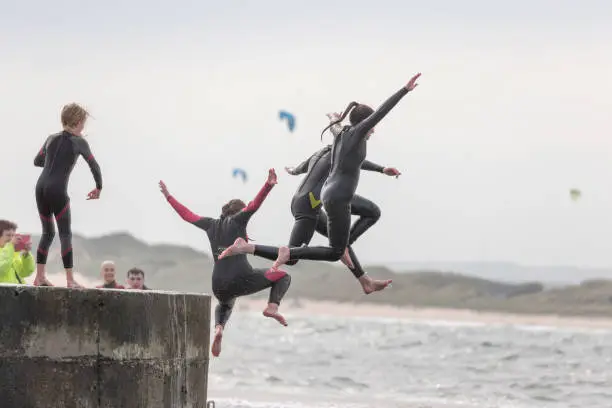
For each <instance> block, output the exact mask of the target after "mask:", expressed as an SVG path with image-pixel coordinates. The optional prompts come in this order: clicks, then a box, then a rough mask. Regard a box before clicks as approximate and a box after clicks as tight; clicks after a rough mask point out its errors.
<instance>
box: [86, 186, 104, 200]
mask: <svg viewBox="0 0 612 408" xmlns="http://www.w3.org/2000/svg"><path fill="white" fill-rule="evenodd" d="M100 192H101V191H100V190H99V189H97V188H94V189H93V190H91V191H90V192H89V193H88V194H87V199H88V200H97V199H98V198H100Z"/></svg>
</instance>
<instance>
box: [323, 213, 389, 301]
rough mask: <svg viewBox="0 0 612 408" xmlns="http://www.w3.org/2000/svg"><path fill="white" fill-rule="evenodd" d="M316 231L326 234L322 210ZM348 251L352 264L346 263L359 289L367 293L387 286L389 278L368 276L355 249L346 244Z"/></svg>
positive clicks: (324, 215)
mask: <svg viewBox="0 0 612 408" xmlns="http://www.w3.org/2000/svg"><path fill="white" fill-rule="evenodd" d="M317 232H318V233H319V234H321V235H323V236H327V216H326V214H325V213H324V212H321V215H320V217H319V220H318V222H317ZM348 253H349V256H350V258H351V261H352V263H353V266H352V267H351V266H349V265H347V267H348V268H349V270H350V271H351V273H352V274H353V276H354V277H355V278H356V279H357V280H358V281H359V284H360V285H361V289H363V292H364V293H365V294H366V295H369V294H370V293H372V292H378V291H381V290H383V289H385V288H386V287H387V286H389V285H390V284H391V282H392V281H391V279H385V280H381V279H372V278H371V277H370V276H368V275H367V274H366V273H365V271H364V270H363V268H362V267H361V263H360V262H359V259H357V255H356V254H355V251H353V247H352V246H350V245H349V246H348Z"/></svg>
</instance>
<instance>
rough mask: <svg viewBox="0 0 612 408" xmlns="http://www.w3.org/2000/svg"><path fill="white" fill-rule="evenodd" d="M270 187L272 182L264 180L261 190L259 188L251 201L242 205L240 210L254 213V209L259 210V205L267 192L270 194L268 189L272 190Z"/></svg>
mask: <svg viewBox="0 0 612 408" xmlns="http://www.w3.org/2000/svg"><path fill="white" fill-rule="evenodd" d="M272 187H273V185H272V184H270V183H268V182H266V184H264V186H263V187H262V188H261V190H259V193H257V195H256V196H255V198H254V199H253V201H251V202H249V204H248V205H247V206H246V207H244V209H243V210H242V211H244V212H253V213H254V212H255V211H257V210H259V207H261V205H262V204H263V202H264V200H265V199H266V197H267V196H268V194H270V191H272Z"/></svg>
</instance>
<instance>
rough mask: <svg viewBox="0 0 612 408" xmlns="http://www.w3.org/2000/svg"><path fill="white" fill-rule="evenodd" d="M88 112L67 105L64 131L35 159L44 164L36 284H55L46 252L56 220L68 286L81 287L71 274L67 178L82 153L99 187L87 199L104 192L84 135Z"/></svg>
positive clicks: (49, 140)
mask: <svg viewBox="0 0 612 408" xmlns="http://www.w3.org/2000/svg"><path fill="white" fill-rule="evenodd" d="M88 116H89V113H88V112H87V111H86V110H85V109H84V108H83V107H81V106H79V105H77V104H76V103H71V104H69V105H66V106H64V108H63V109H62V114H61V120H62V126H63V128H64V130H63V131H62V132H60V133H56V134H54V135H51V136H49V137H48V138H47V140H46V141H45V143H44V144H43V146H42V148H41V149H40V151H39V152H38V154H37V155H36V157H35V158H34V165H35V166H36V167H42V168H43V170H42V172H41V173H40V177H39V178H38V182H37V183H36V206H37V207H38V214H39V216H40V221H41V223H42V234H41V237H40V242H39V243H38V250H37V251H36V278H35V279H34V285H36V286H52V285H51V283H50V282H49V281H48V280H47V277H46V270H45V269H46V268H45V267H46V263H47V255H48V252H49V248H50V247H51V243H52V242H53V238H54V237H55V226H54V225H53V218H52V217H53V216H55V221H56V222H57V229H58V230H59V238H60V243H61V250H62V263H63V264H64V269H65V270H66V286H67V287H69V288H81V287H82V286H81V285H79V284H78V283H77V282H76V281H75V280H74V275H73V273H72V267H73V258H72V226H71V219H70V197H69V196H68V180H69V179H70V174H71V173H72V169H74V165H75V164H76V161H77V159H78V158H79V156H83V158H84V159H85V161H86V162H87V164H88V165H89V169H90V170H91V173H92V174H93V178H94V181H95V183H96V188H94V189H93V190H91V191H90V192H89V194H88V195H87V199H88V200H96V199H98V198H100V192H101V191H102V173H101V172H100V166H99V165H98V162H97V161H96V159H95V158H94V156H93V154H92V153H91V150H90V149H89V143H87V141H86V140H85V139H84V138H83V135H82V132H83V128H84V127H85V122H86V121H87V118H88Z"/></svg>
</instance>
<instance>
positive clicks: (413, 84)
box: [405, 72, 421, 92]
mask: <svg viewBox="0 0 612 408" xmlns="http://www.w3.org/2000/svg"><path fill="white" fill-rule="evenodd" d="M420 76H421V73H420V72H419V73H418V74H416V75H415V76H413V77H412V78H410V81H408V83H407V84H406V87H405V88H406V89H407V90H408V92H410V91H412V90H413V89H414V88H416V87H417V86H418V85H419V84H417V83H416V80H417V79H419V77H420Z"/></svg>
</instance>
